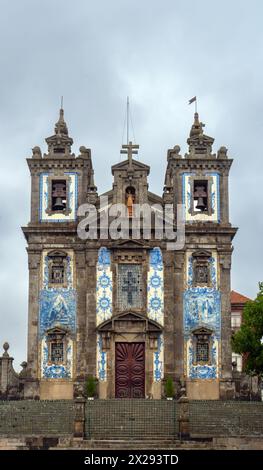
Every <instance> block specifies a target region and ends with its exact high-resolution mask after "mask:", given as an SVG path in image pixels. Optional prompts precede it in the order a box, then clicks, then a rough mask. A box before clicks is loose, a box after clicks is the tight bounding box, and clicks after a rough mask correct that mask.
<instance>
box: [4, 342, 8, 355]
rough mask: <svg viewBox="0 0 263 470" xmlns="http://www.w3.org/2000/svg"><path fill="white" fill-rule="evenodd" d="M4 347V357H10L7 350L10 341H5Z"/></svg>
mask: <svg viewBox="0 0 263 470" xmlns="http://www.w3.org/2000/svg"><path fill="white" fill-rule="evenodd" d="M3 348H4V351H5V352H4V354H3V357H9V354H8V352H7V351H8V349H9V343H7V342H5V343H4V344H3Z"/></svg>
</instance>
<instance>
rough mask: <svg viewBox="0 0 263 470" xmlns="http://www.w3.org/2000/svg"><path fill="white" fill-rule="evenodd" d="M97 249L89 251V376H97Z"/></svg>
mask: <svg viewBox="0 0 263 470" xmlns="http://www.w3.org/2000/svg"><path fill="white" fill-rule="evenodd" d="M97 258H98V251H97V249H90V250H88V251H87V290H86V295H87V301H86V342H85V347H86V361H87V371H86V373H87V375H93V376H95V375H96V352H97V332H96V264H97Z"/></svg>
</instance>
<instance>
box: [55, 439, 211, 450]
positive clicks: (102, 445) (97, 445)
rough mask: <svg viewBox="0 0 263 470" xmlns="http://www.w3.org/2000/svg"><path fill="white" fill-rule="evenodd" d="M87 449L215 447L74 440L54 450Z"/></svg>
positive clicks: (188, 443) (173, 442)
mask: <svg viewBox="0 0 263 470" xmlns="http://www.w3.org/2000/svg"><path fill="white" fill-rule="evenodd" d="M63 448H64V449H65V448H66V449H72V450H73V449H79V450H81V449H85V450H106V449H109V450H151V449H152V450H161V449H162V450H176V449H212V448H213V445H212V443H211V441H210V442H207V441H180V440H167V439H165V440H156V441H151V440H123V439H122V440H118V439H114V440H74V439H72V440H71V441H70V442H65V443H64V445H63V442H61V443H60V444H59V445H58V446H57V447H53V448H50V450H52V449H53V450H54V449H57V450H58V449H63Z"/></svg>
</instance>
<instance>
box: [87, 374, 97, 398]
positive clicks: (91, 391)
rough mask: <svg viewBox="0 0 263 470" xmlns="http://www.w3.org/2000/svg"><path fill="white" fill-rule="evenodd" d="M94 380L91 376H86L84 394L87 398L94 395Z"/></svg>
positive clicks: (95, 385) (95, 386)
mask: <svg viewBox="0 0 263 470" xmlns="http://www.w3.org/2000/svg"><path fill="white" fill-rule="evenodd" d="M96 388H97V384H96V379H95V377H93V376H92V375H90V376H88V378H87V382H86V393H87V397H94V396H95V395H96Z"/></svg>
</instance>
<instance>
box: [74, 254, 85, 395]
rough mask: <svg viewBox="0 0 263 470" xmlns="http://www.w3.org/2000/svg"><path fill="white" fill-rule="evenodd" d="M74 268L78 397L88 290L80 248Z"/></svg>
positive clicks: (83, 359)
mask: <svg viewBox="0 0 263 470" xmlns="http://www.w3.org/2000/svg"><path fill="white" fill-rule="evenodd" d="M75 267H76V291H77V311H76V325H77V331H76V355H75V358H76V359H75V361H76V363H75V368H74V369H75V378H74V395H77V396H78V393H79V390H80V389H83V386H84V379H85V374H86V373H87V357H86V355H87V354H86V322H87V314H86V293H87V289H88V288H89V284H88V283H87V277H86V258H85V251H83V249H82V248H79V249H76V250H75Z"/></svg>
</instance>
